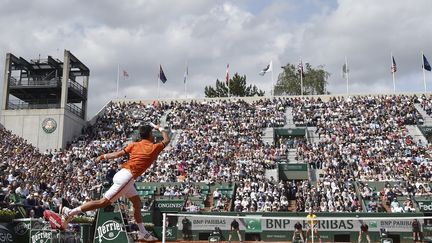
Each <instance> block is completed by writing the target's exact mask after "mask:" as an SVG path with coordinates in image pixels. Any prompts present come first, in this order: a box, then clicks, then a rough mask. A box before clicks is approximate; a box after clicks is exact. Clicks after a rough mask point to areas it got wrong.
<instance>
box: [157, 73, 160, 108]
mask: <svg viewBox="0 0 432 243" xmlns="http://www.w3.org/2000/svg"><path fill="white" fill-rule="evenodd" d="M160 67H161V66H160V65H159V71H158V77H157V84H158V87H157V100H158V101H159V88H160V82H159V80H160Z"/></svg>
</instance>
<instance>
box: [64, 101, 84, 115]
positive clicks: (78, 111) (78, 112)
mask: <svg viewBox="0 0 432 243" xmlns="http://www.w3.org/2000/svg"><path fill="white" fill-rule="evenodd" d="M67 110H68V111H70V112H72V113H73V114H75V115H77V116H79V117H81V118H84V113H83V110H82V109H81V108H79V107H78V106H76V105H74V104H68V105H67Z"/></svg>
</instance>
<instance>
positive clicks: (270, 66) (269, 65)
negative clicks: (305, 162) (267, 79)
mask: <svg viewBox="0 0 432 243" xmlns="http://www.w3.org/2000/svg"><path fill="white" fill-rule="evenodd" d="M271 71H273V63H272V61H270V63H269V64H268V65H267V67H265V68H264V69H263V70H261V72H259V75H261V76H264V74H266V73H268V72H271Z"/></svg>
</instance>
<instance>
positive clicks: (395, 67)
mask: <svg viewBox="0 0 432 243" xmlns="http://www.w3.org/2000/svg"><path fill="white" fill-rule="evenodd" d="M392 62H393V63H392V66H391V72H392V73H395V72H396V71H397V66H396V61H395V59H394V57H393V56H392Z"/></svg>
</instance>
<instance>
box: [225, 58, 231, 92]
mask: <svg viewBox="0 0 432 243" xmlns="http://www.w3.org/2000/svg"><path fill="white" fill-rule="evenodd" d="M226 75H227V76H226V77H227V85H228V98H229V97H230V96H231V90H230V79H229V64H228V65H227V73H226Z"/></svg>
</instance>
